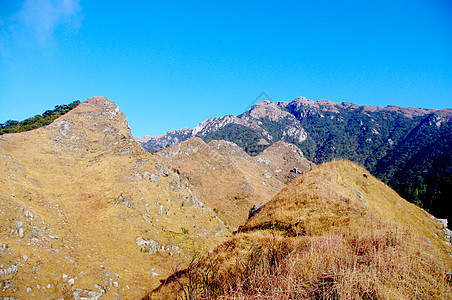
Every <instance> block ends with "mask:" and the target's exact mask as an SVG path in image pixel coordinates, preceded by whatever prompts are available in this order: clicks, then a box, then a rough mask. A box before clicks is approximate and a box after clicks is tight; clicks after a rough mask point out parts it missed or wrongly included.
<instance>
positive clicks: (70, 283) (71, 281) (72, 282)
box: [67, 278, 75, 285]
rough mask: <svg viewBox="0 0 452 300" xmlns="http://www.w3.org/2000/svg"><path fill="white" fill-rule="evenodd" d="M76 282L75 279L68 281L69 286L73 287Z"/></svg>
mask: <svg viewBox="0 0 452 300" xmlns="http://www.w3.org/2000/svg"><path fill="white" fill-rule="evenodd" d="M74 282H75V280H74V278H71V279H69V280H68V281H67V283H68V284H69V285H73V284H74Z"/></svg>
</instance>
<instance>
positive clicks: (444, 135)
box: [376, 122, 452, 219]
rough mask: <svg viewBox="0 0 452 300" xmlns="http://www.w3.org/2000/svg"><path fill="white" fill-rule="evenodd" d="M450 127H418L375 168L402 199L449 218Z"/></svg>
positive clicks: (451, 183)
mask: <svg viewBox="0 0 452 300" xmlns="http://www.w3.org/2000/svg"><path fill="white" fill-rule="evenodd" d="M451 127H452V124H450V123H449V124H447V123H446V124H443V125H442V126H440V127H437V126H435V125H433V126H432V125H429V124H428V123H427V122H423V123H421V124H420V125H419V126H417V127H416V128H415V129H414V130H413V131H412V132H411V133H410V134H409V135H408V136H407V138H406V139H404V140H403V141H402V142H401V143H400V144H399V145H398V147H397V148H396V149H394V150H393V151H390V152H389V153H388V155H386V156H385V157H384V158H383V159H382V160H380V161H379V162H378V164H377V165H376V175H377V176H378V177H380V178H382V179H383V180H384V181H385V182H387V183H388V184H389V186H391V187H392V188H394V189H395V190H396V191H397V192H398V193H399V194H400V195H401V196H402V197H404V198H405V199H409V200H410V201H411V202H413V203H416V204H418V205H420V206H421V207H423V208H425V209H426V210H428V211H430V212H431V213H432V214H434V215H435V216H437V217H440V218H449V219H450V218H451V215H450V210H449V209H448V207H449V206H450V195H451V194H452V128H451Z"/></svg>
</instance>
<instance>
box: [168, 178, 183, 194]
mask: <svg viewBox="0 0 452 300" xmlns="http://www.w3.org/2000/svg"><path fill="white" fill-rule="evenodd" d="M169 187H170V189H171V190H172V191H173V192H175V193H179V192H180V189H181V186H180V182H179V180H177V179H176V178H174V179H173V180H171V182H170V183H169Z"/></svg>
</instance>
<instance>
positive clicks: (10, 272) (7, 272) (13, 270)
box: [0, 265, 18, 278]
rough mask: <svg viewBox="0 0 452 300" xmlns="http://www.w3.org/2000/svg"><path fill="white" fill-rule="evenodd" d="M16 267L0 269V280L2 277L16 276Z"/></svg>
mask: <svg viewBox="0 0 452 300" xmlns="http://www.w3.org/2000/svg"><path fill="white" fill-rule="evenodd" d="M17 271H18V270H17V267H16V266H14V265H13V266H11V267H9V268H7V269H0V278H2V277H6V276H9V275H16V274H17Z"/></svg>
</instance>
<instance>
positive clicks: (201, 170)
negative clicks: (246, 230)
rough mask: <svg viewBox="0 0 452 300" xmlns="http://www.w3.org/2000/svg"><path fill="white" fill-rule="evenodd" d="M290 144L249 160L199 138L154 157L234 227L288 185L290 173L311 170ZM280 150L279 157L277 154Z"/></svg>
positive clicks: (237, 150)
mask: <svg viewBox="0 0 452 300" xmlns="http://www.w3.org/2000/svg"><path fill="white" fill-rule="evenodd" d="M287 145H288V144H287ZM287 145H286V144H284V143H283V142H279V143H278V145H275V146H272V148H271V149H270V150H269V151H268V152H267V153H263V154H262V155H259V156H258V157H250V156H249V155H247V154H246V153H245V152H244V151H243V150H242V149H241V148H239V147H238V146H237V145H235V144H233V143H230V142H226V141H211V142H210V143H209V144H206V143H204V142H203V141H202V140H201V139H200V138H197V137H195V138H191V139H189V140H186V141H183V142H181V143H179V144H176V145H173V146H171V147H169V148H167V149H163V150H161V151H159V152H157V153H156V156H158V157H160V159H161V160H162V161H164V162H165V163H166V164H167V165H168V166H172V167H173V168H174V169H177V170H178V171H179V172H180V174H181V176H182V177H184V178H185V179H186V180H187V181H188V182H189V183H190V186H191V188H192V189H193V191H194V192H195V194H196V195H197V196H198V197H200V199H201V200H202V201H203V202H204V203H205V204H207V206H209V207H211V208H212V209H214V210H215V211H216V212H217V213H218V216H219V217H220V218H221V219H222V220H224V221H225V223H226V224H228V225H230V226H231V227H232V228H234V229H236V228H237V227H238V226H239V225H241V224H243V223H244V222H245V221H246V219H247V217H248V211H249V209H250V208H251V207H252V206H253V205H254V204H257V203H265V202H267V201H269V200H270V199H271V198H272V197H273V196H274V195H276V193H277V192H278V191H279V190H280V189H282V188H283V187H284V186H285V182H287V181H288V178H287V176H288V175H289V170H290V169H292V168H293V167H294V166H299V168H300V169H308V168H310V167H311V165H312V164H311V163H309V161H307V160H306V159H304V158H301V159H299V160H297V159H296V158H295V157H297V155H298V154H296V153H293V152H292V150H288V148H289V147H288V146H287ZM293 147H295V146H293ZM278 150H279V151H280V152H281V157H277V155H276V153H275V152H277V151H278ZM283 152H286V153H285V154H284V155H283ZM291 152H292V153H291ZM298 156H299V155H298ZM300 161H301V163H300Z"/></svg>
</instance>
